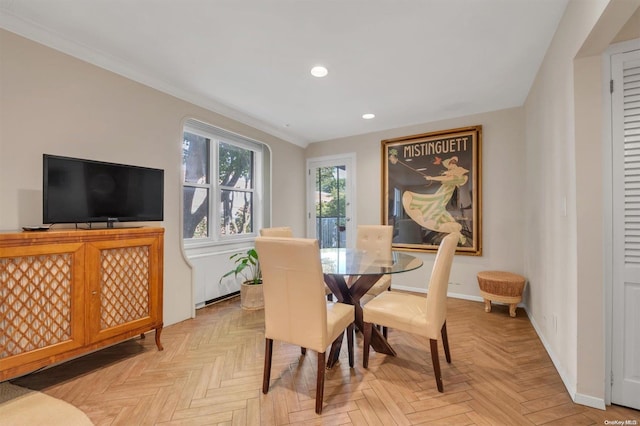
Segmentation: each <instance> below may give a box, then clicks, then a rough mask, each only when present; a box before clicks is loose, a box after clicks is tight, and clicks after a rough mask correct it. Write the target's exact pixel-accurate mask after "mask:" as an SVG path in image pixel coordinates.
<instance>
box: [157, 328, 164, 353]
mask: <svg viewBox="0 0 640 426" xmlns="http://www.w3.org/2000/svg"><path fill="white" fill-rule="evenodd" d="M160 333H162V326H160V327H158V328H156V346H157V347H158V350H159V351H161V350H163V349H164V348H163V347H162V343H160Z"/></svg>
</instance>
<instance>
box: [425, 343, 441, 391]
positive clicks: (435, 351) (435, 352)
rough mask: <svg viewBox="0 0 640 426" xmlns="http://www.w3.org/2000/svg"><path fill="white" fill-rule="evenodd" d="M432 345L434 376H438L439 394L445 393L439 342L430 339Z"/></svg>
mask: <svg viewBox="0 0 640 426" xmlns="http://www.w3.org/2000/svg"><path fill="white" fill-rule="evenodd" d="M429 341H430V343H431V362H432V363H433V375H434V376H436V385H437V386H438V392H444V388H443V386H442V377H441V374H440V359H438V341H437V340H435V339H429Z"/></svg>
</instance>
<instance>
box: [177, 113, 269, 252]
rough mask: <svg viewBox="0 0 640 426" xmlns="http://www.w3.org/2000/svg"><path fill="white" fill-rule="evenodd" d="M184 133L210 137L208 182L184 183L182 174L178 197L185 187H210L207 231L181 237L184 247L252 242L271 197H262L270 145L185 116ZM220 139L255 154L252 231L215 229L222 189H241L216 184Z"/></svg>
mask: <svg viewBox="0 0 640 426" xmlns="http://www.w3.org/2000/svg"><path fill="white" fill-rule="evenodd" d="M184 132H189V133H193V134H196V135H199V136H202V137H205V138H207V139H209V143H210V146H209V174H210V176H209V183H205V184H195V183H193V182H190V183H188V184H187V183H186V182H185V181H184V170H183V171H182V173H181V185H180V191H181V200H182V202H184V188H185V186H192V187H202V188H207V189H208V190H209V217H208V221H207V222H208V233H209V235H208V236H207V237H206V238H185V237H184V235H183V236H182V241H183V244H184V247H185V248H200V247H207V246H216V245H225V244H233V243H241V242H245V241H253V239H255V237H256V236H257V234H258V230H259V229H260V228H262V227H263V223H264V221H265V219H266V218H267V217H268V212H269V211H270V207H271V206H270V200H269V199H267V198H266V197H265V193H266V192H268V191H265V187H267V186H268V181H269V176H270V171H268V170H267V168H268V166H266V164H268V163H269V162H268V159H269V148H268V146H267V145H266V144H264V143H263V142H259V141H256V140H253V139H249V138H247V137H244V136H242V135H238V134H235V133H232V132H229V131H227V130H224V129H221V128H219V127H216V126H213V125H210V124H207V123H204V122H202V121H198V120H195V119H188V120H186V121H185V124H184V126H183V129H182V135H181V136H182V140H184ZM220 142H223V143H226V144H229V145H233V146H237V147H240V148H243V149H248V150H251V151H253V153H254V161H253V167H254V170H253V190H251V191H250V192H252V193H253V215H252V222H253V232H251V233H247V234H240V235H222V234H220V233H219V232H218V231H216V232H214V230H218V229H220V214H219V211H218V210H219V207H220V202H221V200H220V198H221V191H222V190H225V189H226V190H239V191H244V189H238V188H229V187H224V186H221V185H219V184H218V172H219V169H218V146H219V143H220ZM183 209H184V206H182V209H181V221H180V229H181V232H182V229H183V221H184V217H183V212H184V210H183Z"/></svg>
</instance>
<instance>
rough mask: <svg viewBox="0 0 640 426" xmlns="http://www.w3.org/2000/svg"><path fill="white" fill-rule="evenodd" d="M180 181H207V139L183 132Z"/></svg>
mask: <svg viewBox="0 0 640 426" xmlns="http://www.w3.org/2000/svg"><path fill="white" fill-rule="evenodd" d="M182 181H183V182H192V183H209V139H207V138H205V137H203V136H198V135H194V134H193V133H189V132H184V139H183V141H182Z"/></svg>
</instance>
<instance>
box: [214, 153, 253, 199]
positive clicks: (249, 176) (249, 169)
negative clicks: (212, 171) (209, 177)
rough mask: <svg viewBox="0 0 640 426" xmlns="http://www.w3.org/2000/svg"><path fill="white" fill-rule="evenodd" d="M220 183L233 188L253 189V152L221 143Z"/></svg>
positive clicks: (219, 157)
mask: <svg viewBox="0 0 640 426" xmlns="http://www.w3.org/2000/svg"><path fill="white" fill-rule="evenodd" d="M218 167H219V168H220V170H219V171H218V183H219V184H220V185H222V186H226V187H231V188H241V189H250V188H253V151H251V150H249V149H244V148H240V147H237V146H235V145H230V144H227V143H224V142H220V144H219V148H218Z"/></svg>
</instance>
